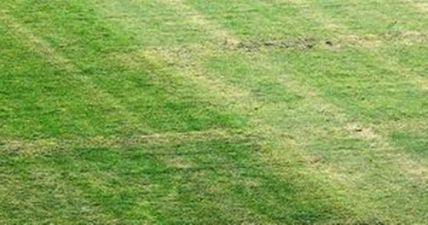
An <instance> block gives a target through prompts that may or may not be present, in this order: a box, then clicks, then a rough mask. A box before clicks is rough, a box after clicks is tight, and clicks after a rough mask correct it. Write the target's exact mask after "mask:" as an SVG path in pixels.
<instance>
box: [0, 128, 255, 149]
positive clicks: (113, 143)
mask: <svg viewBox="0 0 428 225" xmlns="http://www.w3.org/2000/svg"><path fill="white" fill-rule="evenodd" d="M242 139H246V140H247V139H248V140H249V139H251V136H250V135H247V134H245V133H244V132H241V131H229V130H220V129H211V130H203V131H189V132H165V133H154V134H148V135H133V136H130V137H129V136H110V137H108V136H97V137H91V138H76V139H56V138H49V139H37V140H12V139H4V140H1V141H0V152H12V153H14V152H15V153H23V154H25V153H31V154H33V153H46V152H49V151H55V150H60V149H73V148H124V147H126V148H133V147H139V146H142V145H162V144H181V143H186V142H198V141H209V140H242Z"/></svg>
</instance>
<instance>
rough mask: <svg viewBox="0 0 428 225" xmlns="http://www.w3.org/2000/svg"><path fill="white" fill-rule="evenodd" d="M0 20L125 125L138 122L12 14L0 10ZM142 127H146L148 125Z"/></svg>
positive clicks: (132, 124)
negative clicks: (83, 87) (106, 107)
mask: <svg viewBox="0 0 428 225" xmlns="http://www.w3.org/2000/svg"><path fill="white" fill-rule="evenodd" d="M0 21H2V22H3V23H4V24H5V25H6V26H7V27H8V30H10V31H11V32H14V33H15V34H17V36H18V37H19V38H21V39H23V44H25V46H26V47H27V48H28V49H30V50H31V51H33V52H34V53H36V54H38V55H40V56H41V57H43V59H45V60H46V61H47V62H48V63H50V64H52V65H53V66H55V67H56V68H58V69H60V70H63V71H64V72H66V73H68V75H70V76H71V77H72V78H73V79H75V80H77V81H79V82H81V83H82V84H84V85H85V87H86V90H87V91H88V92H89V93H90V94H89V97H90V98H91V99H92V100H93V101H95V102H96V104H103V105H105V106H108V107H110V108H114V109H115V113H117V114H119V115H120V117H121V118H122V119H126V120H124V121H123V122H125V127H135V124H137V121H138V122H139V119H138V118H137V117H136V116H134V115H133V114H131V113H130V112H129V111H128V110H127V109H126V107H125V106H123V105H121V103H120V101H119V100H116V99H115V97H114V96H112V95H111V94H109V93H108V92H106V91H104V90H102V89H100V88H98V87H97V85H96V84H95V83H94V82H93V81H92V80H91V79H90V78H89V77H88V76H85V75H83V74H84V72H83V71H82V70H81V69H79V68H78V67H77V66H76V65H75V64H73V62H72V61H71V60H70V59H68V58H66V57H65V56H63V55H62V54H61V53H59V52H57V51H56V50H55V49H54V48H52V47H51V46H50V45H49V44H48V43H47V42H46V41H45V40H43V39H42V38H40V37H38V36H37V35H35V34H34V33H33V32H32V31H31V30H29V29H27V28H26V27H25V26H23V25H22V24H20V23H19V22H18V21H17V20H16V19H15V18H14V17H13V16H11V15H9V14H8V12H7V11H5V10H0ZM144 127H145V128H146V127H148V126H144Z"/></svg>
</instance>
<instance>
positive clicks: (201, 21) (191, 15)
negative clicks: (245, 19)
mask: <svg viewBox="0 0 428 225" xmlns="http://www.w3.org/2000/svg"><path fill="white" fill-rule="evenodd" d="M161 2H163V3H165V4H168V5H170V6H172V7H174V8H175V9H176V10H177V12H178V13H180V12H183V14H185V15H183V18H185V19H186V20H189V22H191V23H193V24H195V25H197V26H199V27H201V28H202V29H203V30H205V31H206V32H208V33H209V34H210V36H212V37H213V38H214V39H216V40H217V41H220V42H222V43H224V42H227V43H231V44H236V43H239V39H237V38H235V37H234V36H233V35H231V34H230V33H229V32H228V31H226V30H225V29H223V28H222V27H221V26H220V25H218V24H216V23H214V22H213V21H211V20H209V19H207V18H206V17H205V16H204V15H203V14H201V13H200V12H199V11H198V10H195V9H194V8H193V7H192V6H189V5H188V4H186V3H185V2H184V1H183V0H161Z"/></svg>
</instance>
